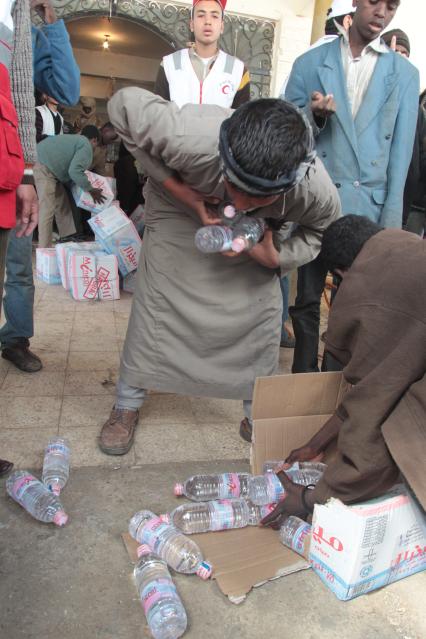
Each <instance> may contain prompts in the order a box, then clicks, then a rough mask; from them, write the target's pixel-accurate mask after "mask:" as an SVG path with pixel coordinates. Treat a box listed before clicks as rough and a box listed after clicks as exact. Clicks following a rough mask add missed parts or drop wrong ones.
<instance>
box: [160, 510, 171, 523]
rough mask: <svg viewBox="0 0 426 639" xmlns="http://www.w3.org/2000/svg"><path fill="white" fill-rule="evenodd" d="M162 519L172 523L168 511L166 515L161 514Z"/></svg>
mask: <svg viewBox="0 0 426 639" xmlns="http://www.w3.org/2000/svg"><path fill="white" fill-rule="evenodd" d="M160 519H161V521H162V522H164V523H165V524H170V515H168V514H167V513H164V515H160Z"/></svg>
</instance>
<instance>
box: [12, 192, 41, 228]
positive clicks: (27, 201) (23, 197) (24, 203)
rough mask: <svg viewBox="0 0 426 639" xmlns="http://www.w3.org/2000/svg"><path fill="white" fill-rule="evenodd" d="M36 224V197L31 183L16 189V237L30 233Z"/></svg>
mask: <svg viewBox="0 0 426 639" xmlns="http://www.w3.org/2000/svg"><path fill="white" fill-rule="evenodd" d="M37 224H38V198H37V193H36V190H35V188H34V185H33V184H20V185H19V186H18V188H17V189H16V237H23V236H25V237H27V236H28V235H31V233H32V232H33V231H34V229H35V227H36V226H37Z"/></svg>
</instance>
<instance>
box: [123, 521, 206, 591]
mask: <svg viewBox="0 0 426 639" xmlns="http://www.w3.org/2000/svg"><path fill="white" fill-rule="evenodd" d="M129 533H130V535H131V536H132V537H133V539H136V541H137V542H139V544H143V545H147V546H149V548H150V549H151V550H152V551H153V552H155V553H156V554H157V555H158V556H159V557H161V559H164V561H165V562H167V564H168V565H169V566H170V567H171V568H173V570H176V572H182V573H185V574H192V573H196V574H197V575H198V576H199V577H201V578H202V579H208V578H209V577H210V575H211V573H212V567H211V565H210V564H209V563H208V562H206V561H204V560H203V555H202V553H201V550H200V549H199V547H198V546H197V544H196V543H195V541H193V540H192V539H188V538H187V537H185V535H183V534H182V533H181V532H180V531H179V530H177V529H176V528H174V527H173V526H171V525H170V524H169V523H168V521H167V519H165V518H164V517H158V516H157V515H155V514H154V513H153V512H151V511H150V510H141V511H140V512H137V513H136V514H135V515H133V517H132V519H131V520H130V523H129Z"/></svg>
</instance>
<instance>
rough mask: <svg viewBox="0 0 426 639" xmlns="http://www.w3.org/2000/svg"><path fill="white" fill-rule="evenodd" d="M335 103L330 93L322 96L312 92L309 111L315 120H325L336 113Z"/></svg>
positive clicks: (317, 92)
mask: <svg viewBox="0 0 426 639" xmlns="http://www.w3.org/2000/svg"><path fill="white" fill-rule="evenodd" d="M336 109H337V106H336V102H335V101H334V97H333V95H332V94H331V93H329V94H328V95H323V94H322V93H320V92H319V91H314V92H313V93H312V95H311V111H312V113H313V114H314V116H315V117H316V118H320V119H321V120H326V119H327V118H328V117H329V116H330V115H333V113H336Z"/></svg>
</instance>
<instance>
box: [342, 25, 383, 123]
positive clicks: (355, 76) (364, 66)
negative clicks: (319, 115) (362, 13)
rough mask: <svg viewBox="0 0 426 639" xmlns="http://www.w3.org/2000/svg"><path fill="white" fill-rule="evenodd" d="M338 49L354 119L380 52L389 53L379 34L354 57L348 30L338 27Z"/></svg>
mask: <svg viewBox="0 0 426 639" xmlns="http://www.w3.org/2000/svg"><path fill="white" fill-rule="evenodd" d="M339 31H340V33H341V35H342V37H341V38H340V50H341V52H342V64H343V71H344V73H345V76H346V88H347V91H348V97H349V102H350V107H351V112H352V117H353V119H354V120H355V118H356V115H357V113H358V110H359V108H360V106H361V104H362V101H363V99H364V97H365V94H366V92H367V89H368V85H369V84H370V80H371V77H372V75H373V73H374V69H375V67H376V64H377V60H378V59H379V55H380V54H381V53H389V49H388V47H387V46H386V45H385V44H384V42H382V41H381V39H380V36H378V37H377V38H376V39H375V40H373V41H372V42H370V43H369V44H367V46H366V47H365V48H364V49H363V50H362V51H361V55H360V56H359V57H357V58H354V57H353V55H352V51H351V47H350V45H349V35H348V32H347V31H345V29H343V27H340V25H339Z"/></svg>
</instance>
